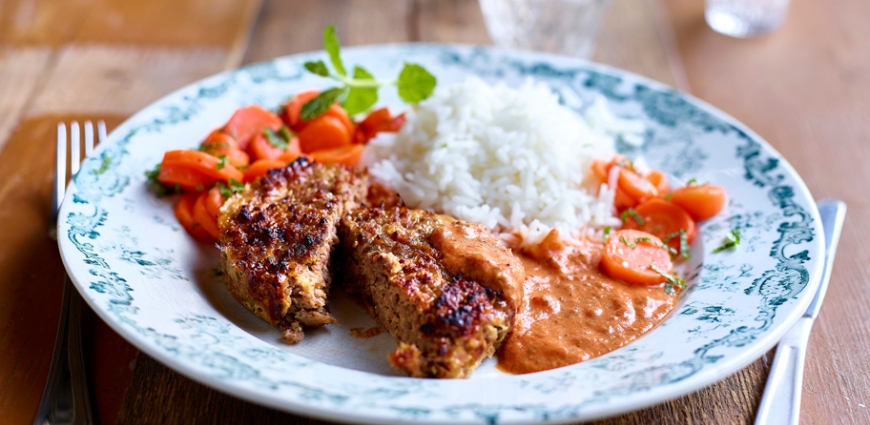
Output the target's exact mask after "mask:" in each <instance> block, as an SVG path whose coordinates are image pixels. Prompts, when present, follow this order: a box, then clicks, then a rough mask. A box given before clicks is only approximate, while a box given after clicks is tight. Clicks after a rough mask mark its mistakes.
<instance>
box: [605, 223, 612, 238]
mask: <svg viewBox="0 0 870 425" xmlns="http://www.w3.org/2000/svg"><path fill="white" fill-rule="evenodd" d="M612 230H613V228H612V227H610V226H604V242H607V237H608V236H610V232H611V231H612Z"/></svg>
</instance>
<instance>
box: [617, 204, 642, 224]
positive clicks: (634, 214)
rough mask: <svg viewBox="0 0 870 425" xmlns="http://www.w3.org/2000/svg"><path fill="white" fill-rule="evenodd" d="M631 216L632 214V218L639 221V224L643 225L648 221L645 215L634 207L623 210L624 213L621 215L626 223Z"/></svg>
mask: <svg viewBox="0 0 870 425" xmlns="http://www.w3.org/2000/svg"><path fill="white" fill-rule="evenodd" d="M629 216H631V218H633V219H634V221H636V222H637V225H638V226H643V225H644V224H645V223H646V221H645V220H644V219H643V217H641V216H640V214H638V213H637V211H635V210H634V208H628V209H626V210H625V211H623V212H622V215H621V216H620V217H622V222H623V223H625V220H626V219H627V218H628V217H629Z"/></svg>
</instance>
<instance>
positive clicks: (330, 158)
mask: <svg viewBox="0 0 870 425" xmlns="http://www.w3.org/2000/svg"><path fill="white" fill-rule="evenodd" d="M363 149H364V147H363V145H360V144H356V143H355V144H352V145H348V146H342V147H340V148H334V149H322V150H317V151H314V152H311V153H309V154H308V155H309V156H310V157H311V158H312V159H314V160H315V161H317V162H335V163H338V164H344V165H350V166H354V165H357V164H359V161H360V160H361V159H362V155H363Z"/></svg>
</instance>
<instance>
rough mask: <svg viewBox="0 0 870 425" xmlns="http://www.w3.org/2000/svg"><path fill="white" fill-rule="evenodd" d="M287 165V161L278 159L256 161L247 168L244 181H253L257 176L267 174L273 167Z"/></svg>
mask: <svg viewBox="0 0 870 425" xmlns="http://www.w3.org/2000/svg"><path fill="white" fill-rule="evenodd" d="M286 166H287V162H286V161H282V160H277V159H261V160H259V161H254V163H253V164H251V166H250V167H248V169H247V170H245V177H244V180H242V181H243V182H245V183H248V182H252V181H254V180H256V179H257V177H260V176H265V175H266V173H268V172H269V170H271V169H273V168H284V167H286Z"/></svg>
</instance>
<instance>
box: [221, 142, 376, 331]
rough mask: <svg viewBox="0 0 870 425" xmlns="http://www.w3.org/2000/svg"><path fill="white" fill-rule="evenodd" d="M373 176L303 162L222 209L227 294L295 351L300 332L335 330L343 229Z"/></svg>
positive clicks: (247, 189) (273, 172) (248, 187)
mask: <svg viewBox="0 0 870 425" xmlns="http://www.w3.org/2000/svg"><path fill="white" fill-rule="evenodd" d="M367 180H368V178H367V174H366V173H365V172H364V171H356V170H353V169H351V168H349V167H345V166H341V165H334V164H318V163H312V162H310V161H307V160H305V159H304V158H303V159H300V160H298V161H296V162H293V163H292V164H290V165H288V166H287V167H286V168H283V169H274V170H270V171H269V173H268V174H267V175H266V176H264V177H262V178H260V179H258V180H256V181H254V182H253V183H250V184H248V185H246V187H245V189H244V191H243V192H241V193H238V194H236V195H233V196H232V197H231V198H230V199H229V200H227V202H226V203H225V204H224V206H223V208H221V215H220V217H219V218H218V226H219V228H220V231H221V235H220V247H221V252H222V258H223V264H224V268H225V270H226V272H227V273H226V276H227V281H226V283H227V289H228V290H229V292H230V293H231V294H232V295H233V297H234V298H235V299H236V300H238V301H239V303H241V304H242V305H243V306H245V307H246V308H247V309H248V310H250V311H251V312H253V313H254V314H256V315H257V316H259V317H260V318H262V319H263V320H265V321H267V322H269V323H270V324H272V325H278V326H279V327H280V328H281V329H282V330H283V333H284V336H285V340H286V341H287V342H288V343H294V342H297V341H299V340H300V339H302V337H303V335H304V334H303V332H302V327H301V326H300V325H305V326H321V325H324V324H329V323H334V322H335V319H334V318H333V317H332V315H331V314H330V313H329V312H328V311H327V309H326V296H327V293H328V291H329V286H330V281H331V275H330V272H329V268H328V265H329V260H330V256H331V253H332V250H333V248H334V247H335V245H336V244H337V243H338V237H337V234H336V224H337V223H338V221H339V220H340V219H341V217H342V216H343V215H344V214H345V213H346V212H347V211H349V210H351V209H353V208H356V207H357V206H358V205H359V204H360V202H361V201H363V200H364V198H365V193H366V190H365V188H366V185H367Z"/></svg>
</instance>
